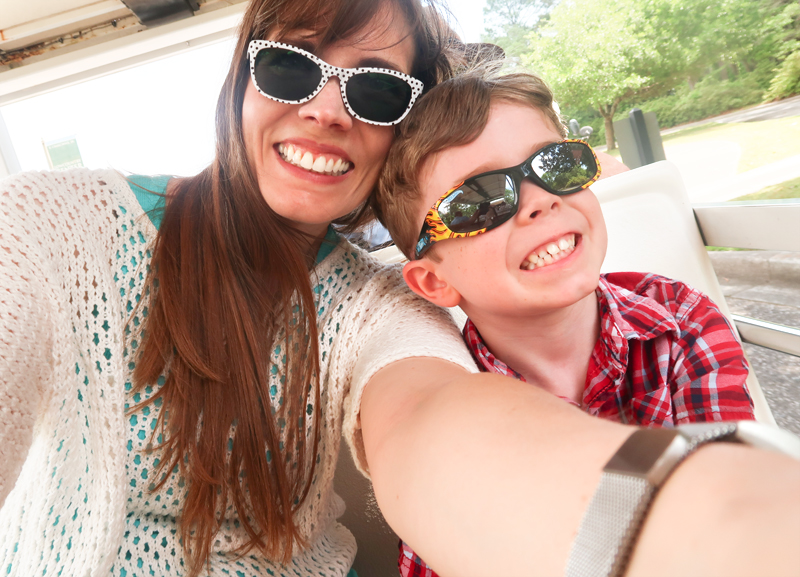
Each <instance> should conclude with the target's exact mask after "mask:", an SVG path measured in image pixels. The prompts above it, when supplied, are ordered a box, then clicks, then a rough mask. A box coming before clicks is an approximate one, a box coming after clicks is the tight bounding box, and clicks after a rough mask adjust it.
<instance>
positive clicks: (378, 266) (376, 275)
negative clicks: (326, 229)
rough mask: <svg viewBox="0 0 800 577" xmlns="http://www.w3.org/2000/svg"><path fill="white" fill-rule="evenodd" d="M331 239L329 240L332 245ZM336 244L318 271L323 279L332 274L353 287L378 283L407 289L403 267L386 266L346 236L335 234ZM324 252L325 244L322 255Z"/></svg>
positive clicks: (321, 262)
mask: <svg viewBox="0 0 800 577" xmlns="http://www.w3.org/2000/svg"><path fill="white" fill-rule="evenodd" d="M329 238H330V235H328V236H326V241H325V242H329ZM335 242H336V244H335V245H334V246H333V247H332V248H330V249H328V254H327V255H326V257H325V258H324V260H321V261H320V260H319V259H318V263H317V267H316V271H317V274H318V276H324V275H325V274H330V273H331V272H332V273H333V274H334V275H336V276H339V277H342V278H343V280H345V281H347V280H349V281H350V284H351V285H353V284H355V285H358V286H359V287H363V286H364V285H366V284H374V283H375V282H387V281H391V284H401V285H404V284H405V283H404V281H403V272H402V270H403V269H402V265H399V264H387V263H385V262H382V261H381V260H379V259H378V258H376V257H375V256H374V255H373V254H371V253H370V252H368V251H366V250H365V249H363V248H361V247H359V246H356V245H354V244H353V243H351V242H350V241H349V240H347V238H345V237H344V236H343V235H341V234H338V233H336V241H335ZM323 250H325V248H324V243H323V248H322V249H321V250H320V252H322V251H323Z"/></svg>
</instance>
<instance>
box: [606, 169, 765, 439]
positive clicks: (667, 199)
mask: <svg viewBox="0 0 800 577" xmlns="http://www.w3.org/2000/svg"><path fill="white" fill-rule="evenodd" d="M592 190H593V191H594V193H595V194H596V195H597V198H598V200H599V201H600V206H601V208H602V210H603V216H604V218H605V220H606V227H607V228H608V253H607V254H606V259H605V262H604V263H603V269H602V270H603V272H614V271H638V272H654V273H658V274H661V275H664V276H667V277H670V278H674V279H677V280H680V281H683V282H685V283H686V284H688V285H690V286H692V287H694V288H696V289H698V290H701V291H703V292H704V293H706V294H707V295H708V296H710V297H711V299H712V300H713V301H714V302H715V303H716V304H717V306H719V308H720V310H722V312H723V313H724V314H725V316H727V317H728V320H729V321H730V323H731V325H732V326H733V320H732V318H731V313H730V311H729V310H728V305H727V304H726V303H725V297H724V296H723V294H722V289H721V288H720V286H719V282H718V281H717V276H716V274H715V273H714V268H713V267H712V266H711V259H709V258H708V253H707V252H706V248H705V245H704V244H703V238H702V237H701V235H700V229H699V228H698V226H697V221H696V220H695V217H694V213H693V212H692V206H691V204H690V202H689V196H688V195H687V193H686V187H685V185H684V183H683V179H682V177H681V175H680V172H678V169H677V168H676V167H675V165H674V164H672V163H671V162H668V161H662V162H657V163H655V164H650V165H647V166H643V167H641V168H637V169H636V170H631V171H629V172H624V173H622V174H618V175H616V176H613V177H611V178H608V179H605V180H600V181H598V182H596V183H595V184H594V185H593V186H592ZM734 330H735V328H734ZM747 386H748V388H749V390H750V394H751V395H752V398H753V403H754V405H755V413H756V418H757V419H758V420H759V421H761V422H762V423H770V424H775V419H774V418H773V416H772V412H771V411H770V409H769V406H768V405H767V402H766V399H765V398H764V394H763V392H762V391H761V386H760V385H759V384H758V380H757V379H756V376H755V374H754V373H753V371H752V369H751V370H750V376H749V377H748V379H747Z"/></svg>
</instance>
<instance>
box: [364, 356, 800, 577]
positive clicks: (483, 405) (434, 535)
mask: <svg viewBox="0 0 800 577" xmlns="http://www.w3.org/2000/svg"><path fill="white" fill-rule="evenodd" d="M434 363H435V361H434ZM398 365H399V363H398ZM437 366H438V365H435V364H434V365H432V366H427V365H425V362H424V361H423V362H421V363H419V364H417V365H416V366H402V367H399V366H398V367H397V368H398V371H399V374H397V375H392V374H391V367H389V368H387V369H384V371H389V372H388V373H385V374H379V375H380V377H381V378H383V377H389V379H388V381H386V382H384V383H383V385H386V383H387V382H389V383H391V382H392V381H393V377H398V378H400V379H401V382H404V383H405V385H404V386H400V387H393V386H391V385H389V386H386V387H385V388H384V386H382V385H381V383H380V378H379V379H378V383H377V385H378V386H376V387H374V388H373V384H372V383H371V384H370V387H368V389H367V391H366V392H365V396H364V400H363V402H362V426H363V430H364V440H365V444H366V450H367V458H368V460H369V464H370V472H371V475H372V478H373V483H374V485H375V493H376V496H377V499H378V503H379V505H380V506H381V510H382V511H383V513H384V515H385V516H386V518H387V520H388V521H389V523H390V524H391V525H392V527H393V528H394V529H395V530H396V531H397V532H398V534H400V535H401V536H402V537H403V538H404V539H406V541H408V542H409V543H410V544H411V545H412V547H414V549H415V551H416V552H417V553H419V554H420V556H422V558H423V559H425V560H426V561H427V562H428V563H429V564H430V565H431V566H432V567H433V568H434V569H436V571H437V572H438V573H440V574H441V575H443V576H448V575H452V576H458V577H468V576H469V575H476V576H485V575H507V576H512V577H513V576H516V575H520V576H521V575H560V574H563V572H564V567H565V566H566V560H567V556H568V553H569V549H570V546H571V543H572V541H573V539H574V536H575V534H576V532H577V528H578V526H579V524H580V520H581V518H582V515H583V513H584V511H585V509H586V506H587V504H588V502H589V500H590V498H591V496H592V494H593V493H594V490H595V489H596V487H597V484H598V482H599V479H600V474H601V470H602V468H603V466H604V464H605V463H606V461H607V460H608V459H609V458H610V456H611V455H612V454H613V453H614V452H615V451H616V450H617V448H618V447H619V446H620V445H621V444H622V442H623V441H624V439H625V438H627V436H628V435H629V434H630V433H631V431H632V429H631V428H630V427H626V426H622V425H617V424H613V423H609V422H606V421H602V420H599V419H595V418H592V417H589V416H587V415H585V414H583V413H581V412H580V411H578V410H576V409H573V408H571V407H569V406H568V405H566V404H565V403H563V402H562V401H560V400H558V399H557V398H555V397H553V396H551V395H549V394H547V393H544V392H542V391H540V390H538V389H537V388H535V387H532V386H530V385H527V384H525V383H520V382H517V381H513V380H511V379H506V378H503V377H499V376H496V375H487V374H483V375H466V374H463V373H462V374H461V375H458V376H456V377H455V378H452V377H450V378H446V377H445V376H444V375H440V374H437V373H436V372H435V371H436V370H437V368H436V367H437ZM425 378H428V379H429V380H428V381H427V382H428V383H429V384H427V385H425V386H426V387H428V392H429V394H427V395H420V394H418V393H420V391H419V390H415V388H416V387H420V388H421V387H422V385H417V384H416V383H417V382H418V380H419V381H423V380H425ZM409 383H410V384H409ZM430 383H434V384H430ZM409 389H411V392H410V397H411V398H412V399H414V402H411V403H404V402H402V398H403V396H404V395H407V394H409ZM762 487H763V488H762ZM799 488H800V465H798V464H797V463H796V462H792V461H790V460H788V459H786V458H783V457H780V456H777V455H772V454H769V453H763V452H758V451H754V450H753V449H749V448H747V447H741V446H733V445H720V446H711V447H707V448H703V449H701V451H700V452H699V453H698V454H697V455H695V456H692V457H690V459H689V460H688V461H687V462H686V463H684V464H683V465H681V466H680V467H678V469H677V471H676V473H675V475H674V476H673V478H671V479H670V480H669V481H668V482H667V484H666V485H665V487H664V489H663V490H662V491H661V492H660V494H659V496H658V497H657V498H656V501H655V504H654V507H653V510H652V514H651V515H650V516H649V518H648V520H647V523H646V525H645V527H644V531H643V533H642V536H641V538H640V542H639V546H637V548H636V550H635V555H634V558H633V563H632V565H631V567H630V572H629V575H630V576H638V575H653V574H654V573H653V572H654V571H656V570H658V571H660V570H662V569H663V570H664V572H665V574H666V573H671V574H673V575H674V574H689V573H693V572H694V569H693V568H694V567H708V568H713V569H714V570H715V571H716V573H717V574H721V575H723V574H729V575H735V574H744V575H746V574H767V573H769V574H781V572H783V573H784V574H785V573H786V572H787V571H789V574H791V568H792V567H795V568H796V571H800V565H798V563H797V554H796V553H792V552H791V551H793V550H794V548H793V547H791V546H789V545H788V544H789V543H792V542H794V541H795V540H796V539H797V537H800V531H799V530H798V525H800V489H799ZM665 543H666V544H667V545H665ZM745 544H747V546H745ZM732 552H733V554H732ZM765 556H768V557H769V559H766V560H765V559H764V557H765ZM767 567H769V571H767V573H765V571H764V570H763V569H765V568H767ZM743 569H744V570H743ZM696 573H697V574H703V575H705V574H707V573H708V572H706V571H700V572H696ZM708 574H714V572H710V573H708Z"/></svg>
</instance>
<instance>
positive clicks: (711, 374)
mask: <svg viewBox="0 0 800 577" xmlns="http://www.w3.org/2000/svg"><path fill="white" fill-rule="evenodd" d="M596 292H597V301H598V308H599V312H600V338H599V339H597V344H596V345H595V347H594V350H593V351H592V357H591V359H590V360H589V370H588V372H587V374H586V388H585V389H584V392H583V400H582V401H581V409H583V410H584V411H586V412H587V413H589V414H590V415H594V416H597V417H603V418H605V419H609V420H612V421H618V422H621V423H630V424H637V425H643V426H649V427H673V426H675V425H680V424H684V423H691V422H702V421H734V420H742V419H753V418H755V417H754V415H753V403H752V400H751V399H750V394H749V393H748V392H747V386H746V385H745V379H746V378H747V372H748V368H747V362H746V361H745V359H744V354H743V352H742V347H741V345H740V344H739V341H738V340H737V339H736V336H735V335H734V333H733V330H732V329H731V326H730V324H729V323H728V320H727V319H726V318H725V316H724V315H723V314H722V313H721V312H720V310H719V309H718V308H717V306H716V305H715V304H714V303H713V302H711V299H709V298H708V297H707V296H706V295H704V294H703V293H701V292H699V291H696V290H694V289H692V288H689V287H688V286H686V285H685V284H683V283H682V282H680V281H676V280H671V279H668V278H664V277H662V276H658V275H655V274H645V273H637V272H620V273H610V274H606V275H602V276H601V277H600V284H599V286H598V287H597V291H596ZM464 340H465V341H466V342H467V346H468V347H469V349H470V351H471V352H472V355H473V357H475V361H476V362H477V363H478V367H480V369H481V370H483V371H488V372H493V373H499V374H502V375H507V376H512V377H515V378H517V379H520V380H523V381H524V380H525V379H524V378H523V377H522V375H520V374H519V373H517V372H516V371H515V370H514V369H512V368H511V367H509V366H508V365H506V364H505V363H503V361H501V360H500V359H498V358H497V357H495V356H494V355H493V354H492V353H491V352H490V351H489V349H487V348H486V345H485V344H484V343H483V340H482V339H481V336H480V334H479V333H478V330H477V328H476V327H475V325H474V324H472V322H471V321H469V320H467V324H466V325H465V326H464ZM398 566H399V568H400V574H401V575H402V576H403V577H437V576H436V573H435V572H433V570H431V569H430V567H428V566H427V565H426V564H425V562H424V561H423V560H422V559H420V558H419V556H417V555H416V554H415V553H414V551H413V550H412V549H411V548H410V547H409V546H408V545H406V544H405V543H402V542H401V544H400V559H399V561H398Z"/></svg>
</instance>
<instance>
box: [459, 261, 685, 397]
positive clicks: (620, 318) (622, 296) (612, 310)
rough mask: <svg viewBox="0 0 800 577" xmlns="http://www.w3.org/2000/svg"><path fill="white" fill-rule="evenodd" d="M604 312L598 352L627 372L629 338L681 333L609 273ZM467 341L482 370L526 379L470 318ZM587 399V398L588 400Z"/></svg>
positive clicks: (601, 287) (601, 297)
mask: <svg viewBox="0 0 800 577" xmlns="http://www.w3.org/2000/svg"><path fill="white" fill-rule="evenodd" d="M595 292H596V293H597V304H598V309H599V312H600V331H601V338H600V339H598V347H601V348H602V351H598V350H597V347H595V354H597V353H600V354H601V355H602V356H605V357H607V361H608V362H609V363H611V364H613V365H615V366H617V367H619V368H620V369H621V370H622V371H623V372H624V370H625V367H626V366H627V364H628V341H629V340H632V339H636V340H640V341H646V340H651V339H654V338H656V337H658V336H659V335H662V334H664V333H665V332H667V331H673V332H675V333H677V332H679V330H680V329H679V327H678V323H677V322H676V321H675V319H674V318H673V316H672V315H670V313H669V312H668V311H667V310H666V309H665V308H664V307H663V306H662V305H660V304H659V303H657V302H656V301H654V300H653V299H651V298H649V297H646V296H642V295H638V294H636V293H634V292H631V291H629V290H627V289H624V288H622V287H619V286H616V285H613V284H611V283H609V282H608V281H607V280H606V278H605V275H601V276H600V283H599V284H598V287H597V289H596V291H595ZM464 340H465V341H466V343H467V346H468V347H469V350H470V352H471V353H472V356H473V358H474V359H475V361H476V362H477V364H478V366H479V367H480V368H481V370H483V371H486V372H490V373H498V374H501V375H505V376H508V377H514V378H516V379H519V380H521V381H525V377H523V376H522V375H521V374H520V373H518V372H517V371H515V370H514V369H513V368H511V367H509V366H508V365H507V364H505V363H504V362H503V361H501V360H500V359H498V358H497V357H496V356H494V354H492V352H491V351H490V350H489V349H488V347H487V346H486V344H485V343H484V342H483V338H482V337H481V335H480V333H479V332H478V328H477V327H476V326H475V324H474V323H473V322H472V321H471V320H470V319H467V323H466V324H465V325H464ZM584 401H585V399H584Z"/></svg>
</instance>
